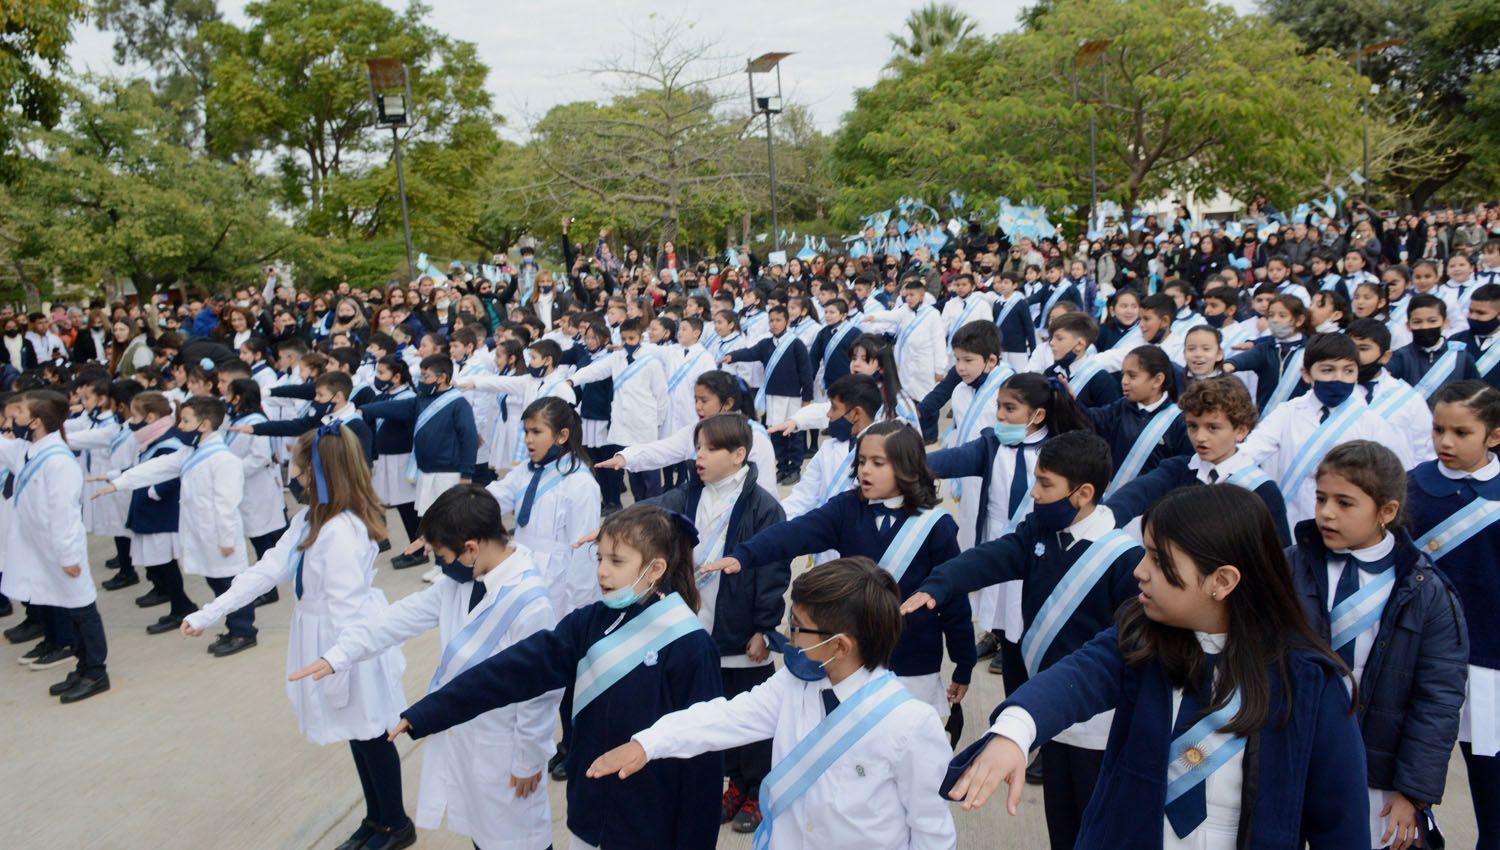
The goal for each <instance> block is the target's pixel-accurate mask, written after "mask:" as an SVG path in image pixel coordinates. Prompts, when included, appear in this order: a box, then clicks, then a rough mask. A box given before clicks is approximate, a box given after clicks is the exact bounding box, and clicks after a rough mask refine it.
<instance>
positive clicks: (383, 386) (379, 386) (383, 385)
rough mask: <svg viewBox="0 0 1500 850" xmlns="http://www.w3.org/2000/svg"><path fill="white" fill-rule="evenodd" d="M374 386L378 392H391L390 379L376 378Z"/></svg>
mask: <svg viewBox="0 0 1500 850" xmlns="http://www.w3.org/2000/svg"><path fill="white" fill-rule="evenodd" d="M374 386H375V391H376V392H378V393H383V392H389V391H390V389H391V382H390V381H384V380H381V379H380V378H376V379H375V384H374Z"/></svg>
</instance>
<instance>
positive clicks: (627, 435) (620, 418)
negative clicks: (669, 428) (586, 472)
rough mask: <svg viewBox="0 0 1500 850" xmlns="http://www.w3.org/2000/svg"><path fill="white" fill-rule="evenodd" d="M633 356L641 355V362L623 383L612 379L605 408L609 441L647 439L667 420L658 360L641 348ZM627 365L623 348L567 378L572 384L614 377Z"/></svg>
mask: <svg viewBox="0 0 1500 850" xmlns="http://www.w3.org/2000/svg"><path fill="white" fill-rule="evenodd" d="M636 356H637V360H638V361H639V358H642V357H644V358H645V361H646V362H645V366H643V367H642V368H641V369H640V370H638V371H637V372H636V373H635V374H634V375H632V376H631V377H630V379H629V380H627V381H625V383H624V384H621V383H619V382H618V381H616V382H615V397H614V402H613V403H612V404H611V405H610V409H609V441H610V443H612V444H614V445H617V446H629V445H633V444H635V443H647V442H650V441H652V440H654V439H656V438H657V436H658V435H659V434H660V433H661V426H662V423H663V422H666V421H667V407H668V404H667V377H666V375H665V374H664V373H663V372H662V368H661V361H660V360H658V359H656V358H655V357H652V356H651V355H650V354H649V353H647V352H646V351H645V350H642V351H639V352H637V355H636ZM631 365H634V364H627V363H626V362H625V352H624V351H623V350H621V351H616V352H613V353H611V354H610V355H609V356H608V357H605V358H603V359H600V360H595V361H594V362H592V363H590V364H589V365H587V366H585V367H583V368H582V369H579V370H578V371H577V372H574V373H573V376H572V377H571V378H569V380H571V381H572V382H573V385H574V386H575V387H578V386H583V385H584V384H589V383H593V382H594V381H601V380H605V379H608V380H611V381H615V379H617V378H618V377H619V376H620V374H621V373H623V372H624V371H625V370H626V369H627V368H629V367H630V366H631Z"/></svg>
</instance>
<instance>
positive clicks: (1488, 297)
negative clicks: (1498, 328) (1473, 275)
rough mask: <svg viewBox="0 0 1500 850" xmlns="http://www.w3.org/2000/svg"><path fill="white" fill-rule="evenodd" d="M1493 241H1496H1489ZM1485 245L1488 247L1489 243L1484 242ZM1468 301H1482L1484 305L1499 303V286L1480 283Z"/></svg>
mask: <svg viewBox="0 0 1500 850" xmlns="http://www.w3.org/2000/svg"><path fill="white" fill-rule="evenodd" d="M1494 241H1496V240H1494V239H1491V240H1490V242H1494ZM1485 244H1486V245H1488V244H1490V243H1489V242H1486V243H1485ZM1469 301H1471V302H1473V301H1484V302H1486V303H1492V302H1495V301H1500V284H1495V283H1481V284H1480V285H1479V286H1476V287H1475V288H1474V292H1473V293H1472V294H1470V295H1469Z"/></svg>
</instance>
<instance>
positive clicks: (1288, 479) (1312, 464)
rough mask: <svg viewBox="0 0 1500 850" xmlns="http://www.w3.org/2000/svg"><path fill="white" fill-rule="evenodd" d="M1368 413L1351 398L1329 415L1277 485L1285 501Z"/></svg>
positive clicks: (1293, 494)
mask: <svg viewBox="0 0 1500 850" xmlns="http://www.w3.org/2000/svg"><path fill="white" fill-rule="evenodd" d="M1367 409H1368V408H1366V407H1365V406H1364V405H1362V404H1360V403H1359V402H1358V401H1357V400H1356V399H1355V397H1354V396H1352V395H1351V396H1350V397H1349V398H1348V400H1346V401H1345V402H1344V403H1343V404H1341V405H1339V406H1338V407H1337V408H1335V409H1334V410H1333V411H1332V412H1331V413H1330V414H1329V416H1328V419H1327V420H1325V421H1324V422H1323V424H1322V425H1319V426H1318V430H1316V431H1314V432H1313V433H1312V436H1311V437H1309V438H1308V440H1307V442H1305V443H1303V444H1302V450H1301V451H1299V452H1297V456H1296V457H1295V458H1293V459H1292V464H1291V466H1289V467H1287V470H1286V472H1285V473H1284V474H1283V475H1282V477H1281V480H1280V481H1278V482H1276V484H1277V486H1279V487H1280V488H1281V493H1282V495H1284V496H1286V498H1287V499H1288V500H1290V499H1293V498H1295V497H1296V493H1297V488H1298V487H1300V486H1302V481H1303V479H1305V478H1307V476H1308V475H1310V474H1312V471H1313V469H1315V468H1316V467H1317V465H1318V463H1319V462H1320V461H1322V460H1323V456H1324V455H1326V454H1328V450H1329V449H1331V448H1333V447H1334V446H1336V445H1338V444H1339V442H1340V441H1341V439H1342V438H1343V436H1344V432H1345V431H1348V430H1349V428H1350V427H1352V426H1353V425H1354V423H1356V422H1358V421H1359V415H1360V414H1361V413H1363V412H1364V411H1365V410H1367Z"/></svg>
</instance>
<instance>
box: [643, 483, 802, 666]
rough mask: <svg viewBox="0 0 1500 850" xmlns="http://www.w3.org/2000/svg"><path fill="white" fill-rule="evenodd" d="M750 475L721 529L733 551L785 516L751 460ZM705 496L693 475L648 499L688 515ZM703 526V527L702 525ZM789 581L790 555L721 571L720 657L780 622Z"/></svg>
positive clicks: (738, 651)
mask: <svg viewBox="0 0 1500 850" xmlns="http://www.w3.org/2000/svg"><path fill="white" fill-rule="evenodd" d="M748 466H749V467H750V474H749V475H746V476H745V484H744V487H742V488H741V489H740V494H739V497H738V498H736V499H735V501H734V507H733V508H731V509H730V512H729V528H728V529H726V530H725V532H724V551H725V552H732V551H734V547H736V546H738V545H739V544H740V542H741V541H744V540H749V539H750V538H751V537H754V536H755V535H756V534H757V533H759V532H761V531H765V530H766V529H767V528H770V527H771V526H773V525H775V524H777V523H779V522H785V521H786V511H785V510H783V509H782V507H781V503H780V502H778V501H777V500H776V497H775V496H773V495H771V494H770V493H767V492H766V491H765V489H764V488H762V487H760V486H758V485H756V483H755V481H756V478H755V475H756V472H755V464H753V463H752V464H748ZM702 497H703V482H702V481H700V480H698V478H697V476H694V477H693V479H692V480H691V481H689V482H687V483H685V484H683V485H682V486H680V487H675V488H673V489H671V490H668V491H667V492H665V493H663V494H661V495H660V496H656V497H654V498H650V499H646V500H645V501H646V502H647V503H649V504H654V505H660V506H662V507H663V508H666V509H667V510H669V511H676V512H678V513H680V514H682V515H683V516H686V517H688V518H690V519H691V518H692V517H694V516H697V514H698V500H699V499H701V498H702ZM700 531H706V529H700ZM791 580H792V562H791V560H790V559H786V560H780V561H772V562H770V563H767V564H762V565H760V566H759V567H757V568H756V569H753V570H741V571H739V572H737V573H735V574H734V575H720V576H719V595H718V598H717V599H716V600H715V602H714V628H713V637H714V643H715V644H717V645H718V647H719V654H720V655H723V656H732V655H744V654H745V644H747V643H749V642H750V638H751V637H753V636H755V635H756V634H758V633H765V632H774V631H776V630H777V629H778V628H780V627H781V618H782V616H783V615H784V614H785V613H786V602H785V598H786V588H787V585H788V584H790V583H791Z"/></svg>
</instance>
